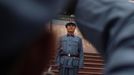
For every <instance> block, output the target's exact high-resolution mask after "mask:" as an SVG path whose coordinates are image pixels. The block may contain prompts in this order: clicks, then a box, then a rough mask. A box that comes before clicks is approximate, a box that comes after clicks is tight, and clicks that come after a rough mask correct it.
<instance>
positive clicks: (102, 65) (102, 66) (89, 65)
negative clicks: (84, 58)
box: [51, 62, 104, 68]
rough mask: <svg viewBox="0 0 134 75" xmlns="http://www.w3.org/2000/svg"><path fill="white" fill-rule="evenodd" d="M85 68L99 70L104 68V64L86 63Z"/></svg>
mask: <svg viewBox="0 0 134 75" xmlns="http://www.w3.org/2000/svg"><path fill="white" fill-rule="evenodd" d="M51 66H56V65H55V64H52V65H51ZM84 67H97V68H104V64H101V63H89V62H88V63H84Z"/></svg>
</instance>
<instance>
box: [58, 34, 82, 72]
mask: <svg viewBox="0 0 134 75" xmlns="http://www.w3.org/2000/svg"><path fill="white" fill-rule="evenodd" d="M71 55H74V56H71ZM83 59H84V56H83V48H82V40H81V38H79V37H77V36H67V35H65V36H63V37H61V38H60V42H59V48H58V53H57V58H56V63H57V64H59V66H60V75H66V74H67V75H76V74H77V72H78V69H79V68H80V67H83Z"/></svg>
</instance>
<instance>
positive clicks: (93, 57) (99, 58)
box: [84, 55, 103, 60]
mask: <svg viewBox="0 0 134 75" xmlns="http://www.w3.org/2000/svg"><path fill="white" fill-rule="evenodd" d="M84 58H85V59H86V58H87V59H91V58H92V59H98V60H103V58H102V57H101V56H91V55H84Z"/></svg>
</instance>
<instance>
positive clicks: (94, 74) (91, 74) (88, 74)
mask: <svg viewBox="0 0 134 75" xmlns="http://www.w3.org/2000/svg"><path fill="white" fill-rule="evenodd" d="M52 71H53V72H54V73H56V75H58V73H59V71H58V70H52ZM78 75H103V73H100V72H82V71H79V72H78Z"/></svg>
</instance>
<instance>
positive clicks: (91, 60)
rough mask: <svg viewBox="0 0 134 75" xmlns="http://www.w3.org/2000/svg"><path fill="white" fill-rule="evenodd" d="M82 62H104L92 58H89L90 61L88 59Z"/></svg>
mask: <svg viewBox="0 0 134 75" xmlns="http://www.w3.org/2000/svg"><path fill="white" fill-rule="evenodd" d="M84 62H92V63H104V60H101V59H100V60H99V59H92V58H90V59H88V58H85V59H84Z"/></svg>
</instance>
